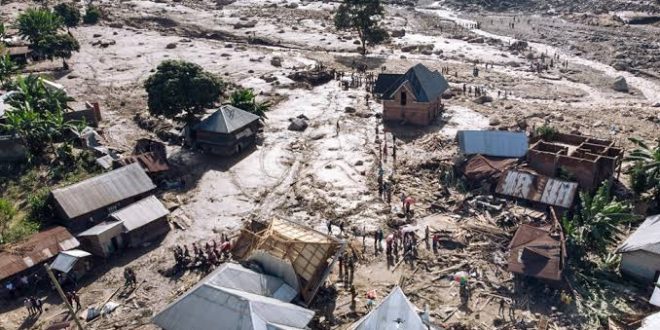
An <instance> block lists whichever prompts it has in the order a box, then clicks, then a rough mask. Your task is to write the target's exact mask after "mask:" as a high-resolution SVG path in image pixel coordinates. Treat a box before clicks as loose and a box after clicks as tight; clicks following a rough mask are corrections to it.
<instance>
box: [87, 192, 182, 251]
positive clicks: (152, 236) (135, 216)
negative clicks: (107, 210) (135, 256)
mask: <svg viewBox="0 0 660 330" xmlns="http://www.w3.org/2000/svg"><path fill="white" fill-rule="evenodd" d="M169 214H170V212H169V210H167V208H165V206H164V205H163V203H161V202H160V201H159V200H158V198H156V197H155V196H153V195H152V196H149V197H147V198H145V199H142V200H140V201H138V202H136V203H133V204H131V205H129V206H127V207H125V208H123V209H121V210H118V211H116V212H113V213H112V214H110V216H109V217H108V221H106V222H103V223H100V224H98V225H96V226H94V227H92V228H90V229H88V230H86V231H84V232H82V233H80V234H78V238H79V239H80V242H81V244H82V246H83V248H85V249H86V250H88V251H90V252H92V253H93V254H94V255H97V256H100V257H104V258H107V257H109V256H110V255H112V254H113V253H115V252H116V251H118V250H121V249H123V248H126V247H132V248H134V247H139V246H141V245H143V244H146V243H148V242H151V241H154V240H156V239H157V238H159V237H161V236H163V235H165V234H166V233H167V232H169V230H170V226H169V223H168V222H167V215H169Z"/></svg>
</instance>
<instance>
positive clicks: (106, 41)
mask: <svg viewBox="0 0 660 330" xmlns="http://www.w3.org/2000/svg"><path fill="white" fill-rule="evenodd" d="M116 43H117V42H116V41H115V40H114V39H102V40H101V42H100V43H99V45H100V46H101V47H103V48H105V47H108V46H110V45H114V44H116Z"/></svg>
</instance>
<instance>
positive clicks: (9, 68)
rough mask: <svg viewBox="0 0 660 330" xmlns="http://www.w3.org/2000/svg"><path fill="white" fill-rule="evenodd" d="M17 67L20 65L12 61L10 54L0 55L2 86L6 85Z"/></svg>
mask: <svg viewBox="0 0 660 330" xmlns="http://www.w3.org/2000/svg"><path fill="white" fill-rule="evenodd" d="M17 69H18V66H16V64H14V62H12V61H11V58H10V57H9V54H5V55H0V87H2V86H5V84H6V83H7V82H8V81H9V79H10V78H11V75H13V74H14V73H15V72H16V70H17Z"/></svg>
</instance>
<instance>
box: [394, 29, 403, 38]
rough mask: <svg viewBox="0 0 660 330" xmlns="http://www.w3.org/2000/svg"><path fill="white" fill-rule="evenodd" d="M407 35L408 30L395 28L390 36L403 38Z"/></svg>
mask: <svg viewBox="0 0 660 330" xmlns="http://www.w3.org/2000/svg"><path fill="white" fill-rule="evenodd" d="M405 35H406V30H404V29H401V30H394V31H392V32H390V36H391V37H392V38H403V37H404V36H405Z"/></svg>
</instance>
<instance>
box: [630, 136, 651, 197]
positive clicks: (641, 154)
mask: <svg viewBox="0 0 660 330" xmlns="http://www.w3.org/2000/svg"><path fill="white" fill-rule="evenodd" d="M628 139H629V140H630V141H631V142H633V143H634V144H636V145H637V148H635V149H633V151H631V152H630V155H628V157H626V158H625V160H627V161H630V162H634V163H635V166H634V167H633V168H632V170H631V173H630V174H631V178H632V180H633V181H636V182H632V184H633V188H635V190H637V192H638V193H639V192H642V191H650V192H652V194H653V196H654V199H655V203H656V204H657V205H656V206H658V205H660V139H658V141H657V144H656V146H655V147H651V146H649V145H648V144H646V143H644V141H642V140H640V139H638V138H628Z"/></svg>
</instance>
